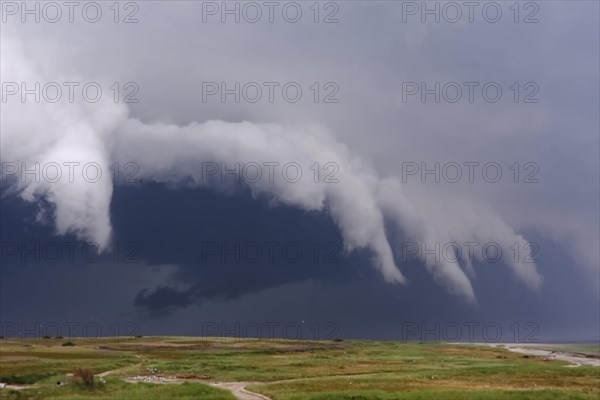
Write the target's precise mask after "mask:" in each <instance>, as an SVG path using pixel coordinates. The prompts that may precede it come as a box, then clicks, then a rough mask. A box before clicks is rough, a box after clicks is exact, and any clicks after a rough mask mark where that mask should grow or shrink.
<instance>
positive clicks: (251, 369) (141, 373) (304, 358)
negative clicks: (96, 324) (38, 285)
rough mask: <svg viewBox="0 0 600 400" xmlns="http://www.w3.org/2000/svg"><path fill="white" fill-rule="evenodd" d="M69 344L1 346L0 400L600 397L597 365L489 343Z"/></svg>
mask: <svg viewBox="0 0 600 400" xmlns="http://www.w3.org/2000/svg"><path fill="white" fill-rule="evenodd" d="M72 341H73V344H74V345H73V346H63V344H64V343H65V340H64V339H44V340H42V339H39V340H35V341H32V340H27V341H26V340H7V339H4V340H0V382H2V383H6V384H8V385H9V386H7V387H5V388H3V389H0V399H35V400H38V399H53V400H79V399H123V400H130V399H140V400H141V399H151V400H153V399H157V400H161V399H202V400H234V399H236V397H235V395H234V394H233V393H232V392H230V391H228V390H225V389H222V388H217V387H213V386H209V384H211V383H213V384H214V383H219V382H247V386H246V387H247V389H248V390H249V391H251V392H254V393H260V394H263V395H266V396H268V397H269V398H271V399H273V400H308V399H315V400H392V399H600V368H598V367H594V366H579V367H569V364H567V363H566V362H562V361H556V360H547V359H544V358H541V357H532V356H526V355H523V354H519V353H514V352H509V351H507V350H505V349H501V348H492V347H488V346H477V345H452V344H444V343H418V342H407V343H403V342H392V341H386V342H384V341H379V342H378V341H355V340H349V341H292V340H250V339H233V338H228V339H217V338H210V339H208V338H191V337H143V338H131V339H110V338H106V339H102V338H100V339H83V338H80V339H78V338H75V339H73V340H72ZM78 369H81V370H86V371H89V372H91V373H92V374H96V376H95V377H93V384H90V385H85V384H84V383H83V380H82V379H81V377H78V376H73V375H72V374H73V373H74V372H75V371H77V370H78ZM98 374H100V375H98ZM132 380H138V381H142V382H131V381H132ZM148 380H150V381H152V380H153V382H159V383H145V382H144V381H148ZM57 382H61V384H60V385H58V384H57ZM238 398H243V397H238ZM246 398H247V399H253V398H254V397H246Z"/></svg>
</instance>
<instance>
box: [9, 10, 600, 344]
mask: <svg viewBox="0 0 600 400" xmlns="http://www.w3.org/2000/svg"><path fill="white" fill-rule="evenodd" d="M24 4H26V7H24ZM48 4H51V5H48ZM515 4H517V3H514V2H505V1H500V2H477V4H475V5H473V6H472V7H470V6H467V5H464V4H463V2H433V1H432V2H426V3H423V2H402V1H398V2H392V1H373V2H367V1H339V2H273V3H269V2H235V1H230V2H225V3H223V2H199V1H198V2H195V1H170V2H166V1H138V2H122V3H120V4H119V6H118V7H115V6H114V4H113V2H103V1H100V2H96V3H94V2H75V3H74V5H73V6H72V7H71V6H67V5H65V4H64V3H63V2H57V3H41V2H29V3H21V2H10V1H3V2H2V6H1V7H2V9H1V11H2V21H1V22H2V24H1V43H0V44H1V74H2V78H1V81H2V103H1V107H2V112H1V116H0V118H1V129H2V130H1V138H0V139H1V141H0V144H1V148H0V159H1V161H2V182H1V186H0V187H1V191H2V193H1V201H2V204H1V209H0V210H1V213H2V221H1V224H0V225H1V226H0V233H1V235H2V239H1V241H2V243H1V245H2V247H1V253H2V254H1V256H2V259H1V260H0V261H1V268H0V273H1V282H0V285H1V290H2V292H1V294H0V300H1V303H0V311H1V315H0V320H1V322H2V324H3V325H2V330H3V332H4V334H7V335H8V334H11V333H12V332H15V329H16V328H15V326H17V325H18V326H19V328H18V329H17V330H22V326H21V324H25V325H24V326H25V328H26V329H33V327H34V326H35V325H36V324H38V323H39V324H44V325H45V326H46V327H48V326H52V324H57V325H58V326H61V327H62V328H61V329H63V330H64V329H65V328H64V327H65V326H66V325H65V323H67V324H70V323H77V324H79V325H77V326H78V328H77V329H79V330H80V332H78V333H80V334H87V335H92V334H93V329H96V328H98V327H101V331H102V334H104V335H112V334H115V330H116V329H117V328H118V330H119V331H120V334H126V333H128V332H133V331H136V332H140V333H143V334H150V333H157V334H158V333H160V334H189V335H193V334H195V335H200V334H213V333H219V332H215V330H217V331H218V329H216V328H215V327H216V326H219V327H220V328H219V329H221V330H222V327H223V325H221V324H222V323H225V324H226V325H224V326H225V327H226V328H227V329H229V330H230V331H231V330H233V331H234V332H230V333H234V334H235V333H237V334H247V335H249V336H251V335H252V334H253V333H252V332H253V329H254V325H252V324H253V323H256V324H258V325H259V326H261V327H262V329H263V331H262V332H261V333H262V334H263V335H266V334H267V332H268V329H267V328H265V326H268V324H269V323H276V324H277V327H276V328H274V332H273V334H274V335H276V336H288V337H289V336H292V337H294V336H295V335H296V331H298V327H300V329H299V331H300V332H301V335H302V336H304V337H311V336H319V337H334V336H335V337H337V336H341V337H368V338H396V339H400V338H403V337H407V336H408V338H412V339H421V334H423V333H427V332H429V333H428V334H429V339H431V338H433V337H435V336H436V335H438V336H439V335H442V336H443V337H442V338H445V339H458V340H468V339H469V336H468V333H469V329H468V328H467V327H468V326H469V324H471V326H475V327H474V328H472V330H473V332H474V334H475V336H477V337H478V338H479V339H483V340H491V339H490V337H491V338H492V339H493V338H494V335H495V333H494V332H495V331H496V330H498V328H499V329H500V330H501V331H502V332H501V335H500V336H499V337H500V338H501V339H502V340H513V339H515V337H518V339H519V340H523V339H525V338H527V339H530V340H531V339H539V340H594V339H595V340H598V336H599V332H600V326H599V324H600V320H599V318H600V317H599V315H600V306H599V303H600V249H599V243H600V211H599V206H598V204H599V203H600V201H599V200H600V194H599V190H600V189H599V188H600V180H599V175H600V171H599V169H600V161H599V151H600V140H599V138H600V135H599V132H600V125H599V109H600V103H599V91H600V79H599V70H600V65H599V59H600V58H599V57H600V54H599V37H600V32H599V12H600V7H599V5H598V3H597V2H594V1H552V2H541V1H540V2H520V3H518V4H517V6H515ZM99 173H100V174H101V176H100V175H98V174H99ZM98 251H99V252H100V253H101V254H100V255H97V254H96V253H97V252H98ZM236 323H237V324H240V325H239V326H240V327H241V328H239V329H238V332H235V330H236V328H235V327H236ZM265 323H266V324H267V325H264V324H265ZM422 323H425V324H426V325H422ZM86 324H87V325H86ZM90 324H91V325H90ZM436 324H437V325H436ZM453 324H458V325H459V326H460V327H461V329H462V331H460V332H459V334H455V332H456V329H455V326H454V325H453ZM473 324H475V325H473ZM84 326H87V327H89V326H92V327H93V329H92V328H90V330H88V331H86V332H84V331H82V327H84ZM490 326H491V327H490ZM132 327H133V328H132ZM290 327H291V328H290ZM244 328H248V329H247V330H246V331H244ZM288 328H289V329H288ZM425 328H427V329H429V331H425ZM488 328H489V329H488ZM53 329H54V328H53ZM227 329H226V330H227ZM453 329H454V330H453ZM96 330H97V329H96ZM63 333H64V332H63ZM225 333H226V332H225ZM65 336H66V335H65Z"/></svg>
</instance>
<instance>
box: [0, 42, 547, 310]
mask: <svg viewBox="0 0 600 400" xmlns="http://www.w3.org/2000/svg"><path fill="white" fill-rule="evenodd" d="M1 58H2V64H1V69H2V75H3V77H4V82H28V83H32V82H53V81H55V82H70V81H82V80H83V78H86V77H82V76H54V75H48V73H47V72H46V71H49V70H59V68H56V69H50V68H45V67H42V66H41V65H38V64H37V63H36V62H35V61H34V60H33V59H32V58H31V57H29V56H28V55H27V52H26V48H25V47H24V45H23V43H22V42H20V40H19V39H18V38H17V37H15V36H9V35H5V36H4V37H3V46H2V57H1ZM56 59H57V61H56V62H57V63H59V62H60V57H56ZM3 90H4V88H3ZM109 97H110V96H105V97H103V98H102V99H101V100H100V101H99V102H97V103H89V102H74V103H68V102H67V103H65V102H57V103H47V102H41V103H35V102H24V103H23V102H20V101H7V102H6V103H5V104H3V113H2V131H3V135H2V161H3V162H4V163H5V164H6V163H7V162H8V163H11V165H19V166H20V165H23V164H22V163H25V165H28V166H31V165H33V164H34V163H36V162H39V163H40V165H42V166H44V165H49V164H51V163H56V164H58V165H60V166H63V171H64V170H66V169H65V168H64V165H68V163H79V164H77V166H82V165H86V164H89V163H93V164H94V165H97V166H99V167H100V170H101V171H103V173H104V174H105V175H104V176H103V177H102V178H101V179H99V180H97V181H96V180H94V181H93V182H92V181H90V179H85V178H84V177H83V176H82V174H78V173H75V174H73V176H69V175H68V174H63V175H62V176H61V177H60V179H58V180H57V181H56V182H49V181H48V180H45V179H41V180H38V181H36V180H34V179H16V180H13V181H11V182H13V184H14V186H13V187H14V189H15V190H16V191H17V192H18V194H19V195H20V196H21V198H22V199H23V200H25V201H28V202H39V203H40V204H42V202H41V200H43V201H44V202H49V203H50V204H51V205H52V209H51V211H50V212H51V213H52V219H53V222H54V226H55V227H56V232H57V234H59V235H64V234H67V233H73V234H75V235H77V236H78V237H79V238H81V239H84V240H88V241H93V242H95V243H97V244H99V245H100V246H101V247H103V248H106V247H108V246H109V244H110V242H111V231H112V228H111V221H110V212H109V211H110V202H111V197H112V193H113V185H114V184H115V182H113V179H112V176H111V177H110V178H109V177H108V175H110V172H109V171H111V169H110V168H111V166H114V165H115V163H118V164H119V165H125V164H127V163H130V162H133V163H135V165H136V166H137V167H138V168H139V170H137V171H136V178H138V179H141V180H142V181H144V182H159V183H165V184H168V185H171V186H173V187H175V188H177V187H179V186H186V187H190V186H191V187H197V186H210V187H219V186H222V185H223V183H222V182H219V180H218V179H217V180H216V181H215V180H214V179H206V167H207V166H214V165H226V166H229V167H230V166H232V165H237V164H239V165H241V166H247V165H258V166H262V167H263V168H262V174H263V176H262V177H261V179H257V180H251V179H245V180H243V181H242V182H241V183H240V184H243V185H246V186H247V187H248V188H249V189H250V191H251V193H252V194H253V196H255V197H257V198H261V199H262V198H267V199H269V201H271V202H272V203H274V204H284V205H289V206H294V207H298V208H301V209H304V210H311V211H322V212H328V213H329V214H330V215H331V216H332V218H333V220H334V222H335V224H336V225H337V227H338V228H339V230H340V232H341V234H342V237H343V240H344V245H345V248H346V250H347V251H352V250H354V249H367V250H369V251H370V253H371V254H372V256H373V260H372V263H373V266H374V267H375V268H376V269H377V270H378V271H380V273H381V274H382V276H383V277H384V279H385V280H386V281H387V282H390V283H406V282H405V278H404V276H403V274H402V272H401V271H400V269H399V267H398V265H397V262H396V260H397V258H398V257H399V254H398V249H397V243H394V241H393V240H392V239H391V237H392V236H391V235H390V232H389V230H390V226H391V227H394V228H395V229H397V230H399V231H401V232H402V233H403V235H404V236H405V237H408V238H410V239H411V240H414V241H415V242H422V243H426V244H431V245H432V246H433V244H435V243H449V242H457V243H462V242H466V241H477V242H480V243H483V242H494V243H498V244H499V245H500V246H501V247H502V249H503V250H504V254H510V251H509V250H508V249H509V247H510V246H511V245H513V244H515V243H516V244H517V245H518V246H520V247H523V246H526V244H527V242H526V240H525V239H524V238H523V237H522V236H521V235H519V234H517V233H516V232H515V231H514V230H513V229H512V228H511V227H510V226H509V225H508V224H507V223H506V222H505V221H503V219H502V218H501V217H500V216H498V215H497V214H496V213H495V212H494V210H493V209H492V208H491V207H487V206H486V205H485V204H483V203H481V202H477V201H475V200H471V199H466V198H465V199H460V198H458V197H457V198H455V199H454V200H452V199H439V198H430V199H426V200H420V201H418V202H415V201H414V200H413V199H411V198H410V197H409V196H407V195H406V194H405V193H404V191H403V186H402V183H401V181H400V179H399V178H398V177H397V176H393V175H391V176H383V177H382V176H380V174H378V173H377V172H376V171H375V169H374V168H373V167H372V166H371V165H370V163H369V162H368V161H367V160H365V159H362V158H361V157H359V156H357V155H355V154H353V152H352V151H351V149H350V148H348V147H347V146H346V145H344V144H343V143H341V142H340V141H338V140H337V139H336V135H335V133H333V132H330V131H329V130H328V129H327V128H326V127H324V126H319V125H311V124H306V125H304V126H298V125H294V126H288V125H285V124H278V123H260V124H258V123H252V122H248V121H244V122H235V123H233V122H226V121H221V120H209V121H206V122H192V123H190V124H187V125H185V126H181V125H177V124H165V123H146V122H142V121H140V120H139V119H136V118H132V117H130V114H129V109H128V107H127V106H126V105H125V104H123V103H115V102H114V101H113V100H112V98H109ZM290 162H293V163H297V164H298V165H300V166H301V168H302V171H303V172H304V173H307V172H309V171H310V172H311V173H312V171H311V170H309V169H308V168H309V167H310V166H312V165H313V164H314V163H315V162H317V163H319V168H322V167H323V165H324V164H325V163H331V164H330V165H331V166H332V168H334V169H336V170H337V174H336V179H337V180H338V182H337V183H336V182H323V181H322V179H321V180H320V181H319V182H315V181H314V180H313V179H312V175H310V176H303V177H302V179H299V180H298V181H295V182H291V181H290V179H286V177H285V176H284V175H282V174H281V173H280V170H278V169H275V171H276V173H274V174H272V176H271V175H269V176H265V174H266V172H265V171H267V169H266V168H264V167H265V166H268V165H272V166H273V168H275V167H279V166H280V165H284V164H286V163H290ZM14 163H16V164H14ZM211 163H215V164H211ZM273 163H279V164H278V165H275V164H273ZM71 165H75V164H71ZM3 169H4V171H3V172H4V173H6V172H7V170H6V168H3ZM8 172H10V171H8ZM321 172H322V171H321ZM465 202H466V204H468V211H465V207H464V204H465ZM476 256H477V258H478V259H481V255H480V254H478V253H477V254H476ZM503 261H504V262H505V264H507V265H508V266H509V267H510V268H511V270H512V272H513V273H514V275H515V276H516V277H517V278H518V279H519V280H521V281H522V282H523V283H524V284H526V285H527V286H529V287H531V288H532V289H534V290H536V289H539V288H540V285H541V282H542V278H541V276H540V275H539V274H538V272H537V270H536V266H535V264H532V263H525V262H522V261H520V260H511V259H509V257H505V258H504V260H503ZM424 263H425V267H426V268H427V270H428V271H429V272H430V273H431V275H432V276H433V278H434V279H435V280H436V282H438V283H439V284H440V285H442V286H444V287H445V288H446V289H447V290H448V291H450V292H451V293H453V294H456V295H458V296H460V297H462V298H464V299H465V300H467V301H470V302H474V301H475V298H476V296H475V291H474V289H473V286H472V283H471V281H472V279H473V278H474V276H475V273H474V269H473V266H472V265H471V263H470V260H462V259H461V260H459V261H456V262H451V261H448V260H431V259H425V260H424Z"/></svg>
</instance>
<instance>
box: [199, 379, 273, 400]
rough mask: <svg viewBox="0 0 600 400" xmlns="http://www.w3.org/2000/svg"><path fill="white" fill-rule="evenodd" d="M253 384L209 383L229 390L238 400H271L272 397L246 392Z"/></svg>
mask: <svg viewBox="0 0 600 400" xmlns="http://www.w3.org/2000/svg"><path fill="white" fill-rule="evenodd" d="M252 383H253V382H214V383H209V385H210V386H214V387H218V388H221V389H227V390H229V391H230V392H231V393H233V395H234V396H235V397H236V398H237V399H238V400H271V398H270V397H267V396H263V395H262V394H258V393H254V392H251V391H249V390H246V386H248V385H250V384H252Z"/></svg>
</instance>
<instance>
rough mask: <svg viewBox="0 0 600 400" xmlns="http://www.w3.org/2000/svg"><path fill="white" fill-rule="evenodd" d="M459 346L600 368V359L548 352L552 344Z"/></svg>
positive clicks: (575, 365)
mask: <svg viewBox="0 0 600 400" xmlns="http://www.w3.org/2000/svg"><path fill="white" fill-rule="evenodd" d="M453 344H458V345H469V344H471V345H477V346H490V347H496V348H500V349H506V350H508V351H512V352H515V353H520V354H525V355H528V356H535V357H543V358H545V359H547V360H560V361H566V362H568V363H571V365H568V367H579V366H582V365H590V366H594V367H600V358H596V357H588V356H586V355H585V354H582V353H576V352H572V351H567V350H564V351H561V350H559V349H557V350H547V349H544V347H552V344H545V343H539V344H537V343H536V344H533V343H532V344H519V343H514V344H513V343H453Z"/></svg>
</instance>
